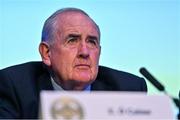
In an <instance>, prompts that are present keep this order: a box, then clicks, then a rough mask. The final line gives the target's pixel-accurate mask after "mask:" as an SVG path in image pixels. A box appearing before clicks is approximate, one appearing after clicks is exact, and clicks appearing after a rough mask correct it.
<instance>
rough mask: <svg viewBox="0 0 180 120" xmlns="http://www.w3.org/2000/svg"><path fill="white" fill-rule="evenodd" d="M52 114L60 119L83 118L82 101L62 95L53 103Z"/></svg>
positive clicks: (79, 119) (80, 119) (75, 119)
mask: <svg viewBox="0 0 180 120" xmlns="http://www.w3.org/2000/svg"><path fill="white" fill-rule="evenodd" d="M51 115H52V118H53V119H60V120H77V119H78V120H82V119H83V118H84V113H83V109H82V107H81V105H80V103H79V102H78V101H77V100H75V99H73V98H70V97H62V98H60V99H58V100H56V101H55V102H54V103H53V104H52V107H51Z"/></svg>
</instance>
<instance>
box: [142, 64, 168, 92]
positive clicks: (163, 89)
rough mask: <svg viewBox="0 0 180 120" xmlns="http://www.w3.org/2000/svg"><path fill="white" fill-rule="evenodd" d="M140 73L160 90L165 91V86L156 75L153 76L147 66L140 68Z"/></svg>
mask: <svg viewBox="0 0 180 120" xmlns="http://www.w3.org/2000/svg"><path fill="white" fill-rule="evenodd" d="M139 71H140V73H141V74H142V75H143V76H144V77H145V78H146V79H147V80H149V81H150V82H151V83H152V84H153V85H154V86H155V87H156V88H157V89H158V90H160V91H165V88H164V86H163V85H162V84H161V83H160V82H159V81H157V80H156V79H155V77H154V76H152V75H151V74H150V73H149V72H148V71H147V70H146V68H144V67H143V68H140V70H139Z"/></svg>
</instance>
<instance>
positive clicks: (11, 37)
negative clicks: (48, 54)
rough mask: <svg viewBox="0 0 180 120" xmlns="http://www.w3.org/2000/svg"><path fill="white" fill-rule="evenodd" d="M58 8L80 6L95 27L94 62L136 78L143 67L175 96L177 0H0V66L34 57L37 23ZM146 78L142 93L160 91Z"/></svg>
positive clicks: (179, 61)
mask: <svg viewBox="0 0 180 120" xmlns="http://www.w3.org/2000/svg"><path fill="white" fill-rule="evenodd" d="M63 7H77V8H80V9H83V10H84V11H86V12H87V13H88V14H89V15H90V16H91V17H92V18H93V19H94V20H95V21H96V22H97V24H98V25H99V26H100V29H101V47H102V52H101V57H100V65H103V66H108V67H111V68H115V69H118V70H122V71H126V72H130V73H133V74H135V75H138V76H140V77H142V75H141V74H140V73H139V69H140V68H141V67H145V68H147V69H148V70H149V71H150V72H151V73H152V74H153V75H154V76H155V77H156V78H157V79H158V80H159V81H160V82H161V83H162V84H163V85H164V86H165V87H166V90H167V92H168V93H169V94H170V95H171V96H174V97H178V92H179V90H180V3H179V0H0V69H2V68H5V67H8V66H11V65H15V64H20V63H24V62H28V61H40V60H41V58H40V55H39V53H38V45H39V43H40V40H41V30H42V27H43V23H44V21H45V20H46V19H47V18H48V17H49V16H50V15H51V14H52V13H53V12H55V11H56V10H58V9H60V8H63ZM146 82H147V84H148V94H159V93H160V92H158V90H157V89H156V88H155V87H154V86H153V85H152V84H151V83H149V82H148V81H146Z"/></svg>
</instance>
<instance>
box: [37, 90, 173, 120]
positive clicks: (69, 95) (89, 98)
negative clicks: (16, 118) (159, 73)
mask: <svg viewBox="0 0 180 120" xmlns="http://www.w3.org/2000/svg"><path fill="white" fill-rule="evenodd" d="M40 105H41V107H40V111H41V113H40V118H41V119H47V120H49V119H59V120H120V119H122V120H123V119H128V120H129V119H134V120H140V119H144V120H145V119H173V112H172V101H171V100H170V98H169V97H168V96H165V95H146V93H138V92H62V91H43V92H41V102H40Z"/></svg>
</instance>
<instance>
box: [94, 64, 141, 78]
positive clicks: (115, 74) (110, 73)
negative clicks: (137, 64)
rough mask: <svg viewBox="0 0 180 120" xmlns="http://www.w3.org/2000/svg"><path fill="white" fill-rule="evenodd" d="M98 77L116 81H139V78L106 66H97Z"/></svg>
mask: <svg viewBox="0 0 180 120" xmlns="http://www.w3.org/2000/svg"><path fill="white" fill-rule="evenodd" d="M98 77H101V78H102V77H103V78H112V79H113V78H116V79H125V80H127V79H133V80H134V79H141V78H140V77H139V76H137V75H134V74H132V73H128V72H125V71H120V70H117V69H113V68H110V67H106V66H99V73H98Z"/></svg>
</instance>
